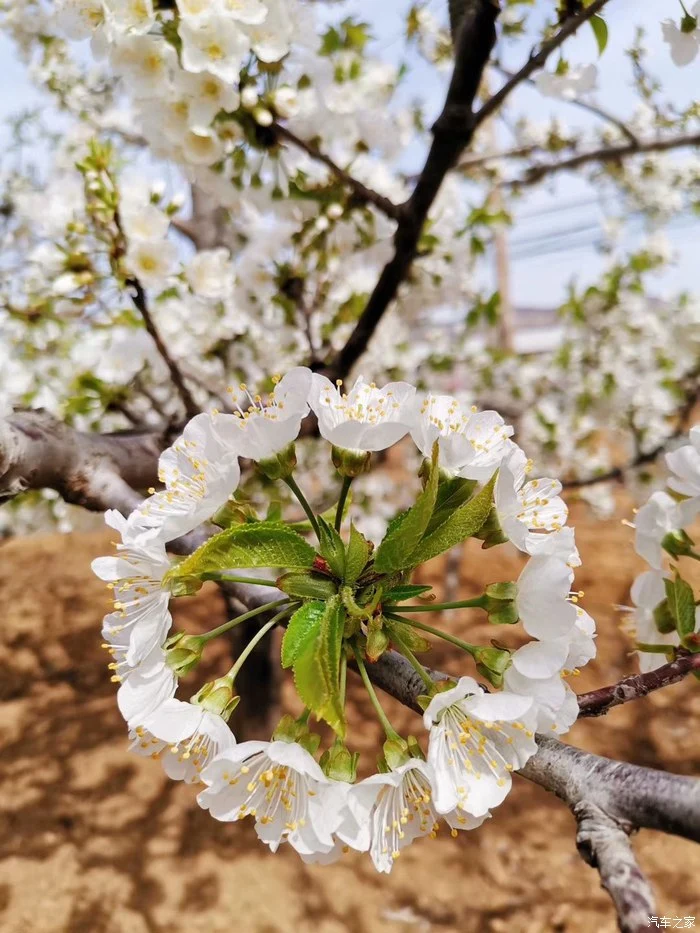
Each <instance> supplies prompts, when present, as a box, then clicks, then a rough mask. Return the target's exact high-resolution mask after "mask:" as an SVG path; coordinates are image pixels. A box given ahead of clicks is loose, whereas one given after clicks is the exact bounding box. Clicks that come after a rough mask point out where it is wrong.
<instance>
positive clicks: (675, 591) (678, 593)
mask: <svg viewBox="0 0 700 933" xmlns="http://www.w3.org/2000/svg"><path fill="white" fill-rule="evenodd" d="M664 586H665V587H666V599H667V602H668V608H669V611H670V613H671V615H672V616H673V619H674V621H675V623H676V631H677V632H678V634H679V636H680V638H681V642H683V641H684V640H685V639H686V638H687V636H688V635H692V634H693V632H694V631H695V596H694V595H693V589H692V587H691V586H690V584H689V583H686V582H685V580H684V579H683V578H682V577H681V575H680V574H679V573H676V576H675V578H674V579H673V580H664Z"/></svg>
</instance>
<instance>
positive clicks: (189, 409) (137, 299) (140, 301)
mask: <svg viewBox="0 0 700 933" xmlns="http://www.w3.org/2000/svg"><path fill="white" fill-rule="evenodd" d="M126 285H127V287H128V288H129V290H130V292H131V300H132V301H133V303H134V307H135V308H136V309H137V311H138V312H139V313H140V315H141V317H142V318H143V323H144V325H145V327H146V330H147V331H148V333H149V334H150V336H151V338H152V339H153V342H154V343H155V345H156V349H157V350H158V353H159V354H160V356H161V357H162V359H163V362H164V363H165V365H166V366H167V367H168V372H169V373H170V378H171V379H172V381H173V385H174V386H175V388H176V389H177V393H178V395H179V396H180V399H181V401H182V404H183V405H184V407H185V414H186V415H187V417H188V418H194V416H195V415H198V414H199V411H200V409H199V406H198V405H197V403H196V402H195V400H194V398H193V396H192V393H191V392H190V390H189V388H188V386H187V384H186V382H185V379H184V376H183V375H182V373H181V372H180V367H179V366H178V365H177V363H176V362H175V360H174V359H173V358H172V356H171V355H170V351H169V350H168V348H167V347H166V345H165V342H164V341H163V338H162V337H161V335H160V332H159V331H158V328H157V327H156V325H155V321H154V320H153V317H152V316H151V312H150V310H149V307H148V299H147V298H146V292H145V291H144V289H143V286H142V285H141V283H140V282H139V280H138V279H137V278H136V277H135V276H129V278H127V280H126Z"/></svg>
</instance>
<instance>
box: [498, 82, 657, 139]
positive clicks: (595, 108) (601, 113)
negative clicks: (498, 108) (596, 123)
mask: <svg viewBox="0 0 700 933" xmlns="http://www.w3.org/2000/svg"><path fill="white" fill-rule="evenodd" d="M493 68H495V70H496V71H498V72H499V74H502V75H503V77H504V78H512V77H513V72H512V71H508V69H507V68H504V67H503V66H502V65H498V64H494V65H493ZM525 83H526V84H529V85H532V86H533V87H536V84H535V82H534V81H533V80H532V78H527V79H526V81H525ZM562 102H563V103H565V104H571V106H572V107H578V108H579V110H586V111H588V113H594V114H595V115H596V116H597V117H600V118H601V119H602V120H605V121H606V123H610V124H611V125H612V126H615V127H617V129H618V130H619V131H620V132H621V133H622V134H623V135H624V136H626V137H627V139H628V140H629V141H630V143H632V145H637V143H638V142H639V140H638V138H637V136H636V135H635V134H634V133H633V132H632V130H631V129H630V128H629V127H628V126H627V124H626V123H625V121H624V120H621V119H620V117H617V116H615V114H614V113H610V111H609V110H605V109H604V108H603V107H601V106H600V105H599V104H594V103H592V102H591V101H587V100H582V99H581V98H579V97H572V98H568V97H563V98H562Z"/></svg>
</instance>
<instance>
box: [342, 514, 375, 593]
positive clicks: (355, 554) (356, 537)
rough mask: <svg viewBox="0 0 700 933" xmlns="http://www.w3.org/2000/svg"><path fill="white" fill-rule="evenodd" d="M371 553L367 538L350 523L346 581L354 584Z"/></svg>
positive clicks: (346, 557) (346, 556)
mask: <svg viewBox="0 0 700 933" xmlns="http://www.w3.org/2000/svg"><path fill="white" fill-rule="evenodd" d="M369 555H370V544H369V541H368V540H367V538H365V536H364V535H363V534H361V533H360V532H359V531H358V530H357V528H355V526H354V525H353V524H352V522H351V523H350V540H349V541H348V547H347V551H346V553H345V576H344V579H345V582H346V583H347V584H348V585H350V586H352V584H353V583H355V582H356V581H357V580H358V579H359V577H360V574H361V573H362V571H363V570H364V569H365V566H366V564H367V560H368V559H369Z"/></svg>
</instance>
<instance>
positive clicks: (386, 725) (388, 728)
mask: <svg viewBox="0 0 700 933" xmlns="http://www.w3.org/2000/svg"><path fill="white" fill-rule="evenodd" d="M352 650H353V654H354V655H355V662H356V663H357V669H358V671H359V672H360V677H361V678H362V682H363V683H364V685H365V689H366V690H367V693H368V694H369V698H370V701H371V703H372V706H373V707H374V709H375V711H376V713H377V717H378V718H379V721H380V722H381V724H382V728H383V729H384V732H385V734H386V737H387V738H388V739H400V738H401V736H400V735H399V734H398V732H397V731H396V729H394V727H393V726H392V725H391V723H390V722H389V720H388V719H387V716H386V713H385V712H384V710H383V709H382V704H381V703H380V702H379V697H378V696H377V694H376V691H375V689H374V687H373V686H372V681H371V680H370V679H369V674H368V673H367V667H366V666H365V662H364V661H363V660H362V655H361V654H360V651H359V650H358V648H357V646H356V645H355V644H353V646H352Z"/></svg>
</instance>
